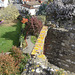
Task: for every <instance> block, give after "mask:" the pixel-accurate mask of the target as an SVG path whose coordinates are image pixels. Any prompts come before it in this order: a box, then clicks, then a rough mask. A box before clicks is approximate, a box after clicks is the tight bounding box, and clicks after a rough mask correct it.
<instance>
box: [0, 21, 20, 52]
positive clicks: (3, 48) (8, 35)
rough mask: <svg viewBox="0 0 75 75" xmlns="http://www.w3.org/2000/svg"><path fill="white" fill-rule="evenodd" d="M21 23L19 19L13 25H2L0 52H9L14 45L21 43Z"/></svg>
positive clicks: (0, 28)
mask: <svg viewBox="0 0 75 75" xmlns="http://www.w3.org/2000/svg"><path fill="white" fill-rule="evenodd" d="M20 24H21V23H20V22H19V21H18V23H17V24H16V25H13V26H0V52H7V51H9V50H10V49H11V48H12V46H13V45H14V46H18V45H19V36H20V32H21V27H20V26H21V25H20Z"/></svg>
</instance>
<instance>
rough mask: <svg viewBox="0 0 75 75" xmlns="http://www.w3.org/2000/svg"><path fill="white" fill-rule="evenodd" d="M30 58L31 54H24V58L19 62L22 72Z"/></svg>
mask: <svg viewBox="0 0 75 75" xmlns="http://www.w3.org/2000/svg"><path fill="white" fill-rule="evenodd" d="M29 59H30V55H29V54H26V55H24V59H22V60H21V63H20V64H19V67H20V68H19V70H20V72H23V70H24V67H25V65H26V63H27V62H28V60H29Z"/></svg>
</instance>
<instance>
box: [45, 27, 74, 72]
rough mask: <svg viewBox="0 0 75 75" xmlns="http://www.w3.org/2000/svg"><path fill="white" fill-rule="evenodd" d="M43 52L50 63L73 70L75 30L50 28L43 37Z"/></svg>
mask: <svg viewBox="0 0 75 75" xmlns="http://www.w3.org/2000/svg"><path fill="white" fill-rule="evenodd" d="M44 53H45V55H46V56H47V58H48V61H49V62H50V63H52V64H55V65H57V66H59V67H60V68H63V69H65V70H69V71H72V72H75V30H72V29H71V30H67V29H64V28H50V29H49V30H48V33H47V36H46V38H45V45H44Z"/></svg>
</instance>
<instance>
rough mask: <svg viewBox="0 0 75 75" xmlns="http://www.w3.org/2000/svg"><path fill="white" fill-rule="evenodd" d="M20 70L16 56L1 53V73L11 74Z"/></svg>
mask: <svg viewBox="0 0 75 75" xmlns="http://www.w3.org/2000/svg"><path fill="white" fill-rule="evenodd" d="M17 72H19V67H18V66H16V65H15V61H14V58H13V57H12V56H11V55H7V54H2V55H0V75H1V74H2V75H11V74H16V73H17Z"/></svg>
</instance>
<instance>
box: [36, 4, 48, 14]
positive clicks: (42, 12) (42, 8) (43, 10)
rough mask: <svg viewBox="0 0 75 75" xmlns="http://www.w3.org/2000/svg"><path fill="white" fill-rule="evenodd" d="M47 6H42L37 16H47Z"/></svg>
mask: <svg viewBox="0 0 75 75" xmlns="http://www.w3.org/2000/svg"><path fill="white" fill-rule="evenodd" d="M46 6H47V4H42V5H41V6H40V7H39V11H37V15H46V10H45V9H46Z"/></svg>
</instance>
